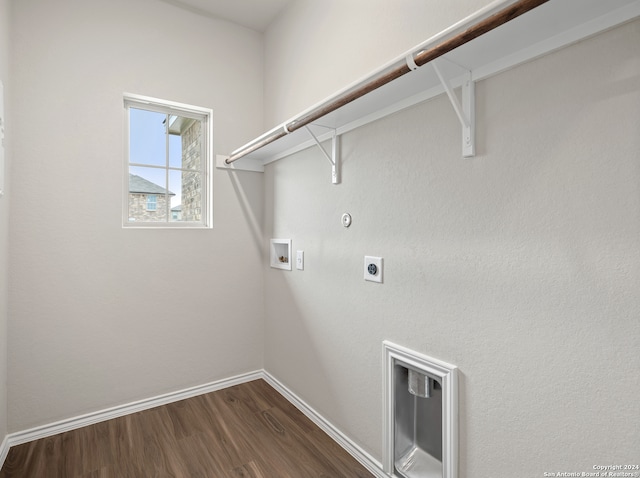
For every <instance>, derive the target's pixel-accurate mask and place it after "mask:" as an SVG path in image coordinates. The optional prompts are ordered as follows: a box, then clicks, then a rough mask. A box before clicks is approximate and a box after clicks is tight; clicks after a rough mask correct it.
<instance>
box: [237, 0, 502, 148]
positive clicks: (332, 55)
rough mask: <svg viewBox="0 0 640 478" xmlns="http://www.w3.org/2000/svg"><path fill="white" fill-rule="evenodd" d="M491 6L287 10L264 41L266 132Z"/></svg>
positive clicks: (419, 1) (429, 3)
mask: <svg viewBox="0 0 640 478" xmlns="http://www.w3.org/2000/svg"><path fill="white" fill-rule="evenodd" d="M489 3H491V1H490V0H447V1H446V2H443V1H442V0H393V1H389V0H322V1H319V0H296V1H295V2H292V3H291V4H290V6H288V7H287V8H286V9H285V10H284V11H283V12H282V13H281V14H280V15H279V16H278V17H277V18H276V20H275V21H274V23H273V24H272V25H270V26H269V28H268V29H267V32H266V36H265V63H266V65H267V69H266V70H265V92H266V94H265V123H266V126H267V127H268V128H270V127H273V126H276V125H278V124H280V123H281V122H283V121H285V120H287V119H288V118H290V117H292V116H295V115H296V114H298V113H300V112H302V111H303V110H305V109H306V108H308V107H310V106H311V105H313V104H315V103H317V102H320V101H322V100H324V99H325V98H327V97H328V96H330V95H332V94H334V93H335V92H336V91H338V90H340V89H342V88H345V87H347V86H348V85H350V84H351V83H353V82H354V81H356V80H359V79H361V78H363V77H365V76H366V75H368V74H369V73H370V72H372V71H373V70H376V69H377V68H379V67H380V66H382V65H384V64H385V63H387V62H389V61H391V60H395V59H396V58H397V57H398V56H400V55H402V54H404V53H405V52H407V51H408V50H410V49H412V48H413V47H414V46H416V45H418V44H419V43H421V42H423V41H424V40H426V39H428V38H430V37H431V36H433V35H435V34H437V33H439V32H440V31H442V30H443V29H445V28H447V27H449V26H450V25H452V24H453V23H455V22H457V21H459V20H461V19H462V18H465V17H467V16H469V15H471V14H473V13H475V12H476V11H477V10H479V9H480V8H482V7H484V6H486V5H487V4H489ZM249 139H253V138H249Z"/></svg>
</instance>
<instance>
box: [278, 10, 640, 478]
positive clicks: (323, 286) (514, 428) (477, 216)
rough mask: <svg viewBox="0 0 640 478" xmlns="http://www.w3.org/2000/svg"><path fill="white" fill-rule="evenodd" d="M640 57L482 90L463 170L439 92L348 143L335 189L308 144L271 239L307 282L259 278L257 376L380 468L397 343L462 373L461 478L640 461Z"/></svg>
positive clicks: (554, 69) (624, 47)
mask: <svg viewBox="0 0 640 478" xmlns="http://www.w3.org/2000/svg"><path fill="white" fill-rule="evenodd" d="M307 20H309V19H307ZM301 21H302V22H304V20H301ZM334 41H335V39H334ZM638 44H640V21H635V22H633V23H630V24H627V25H624V26H621V27H619V28H617V29H614V30H612V31H609V32H605V33H603V34H601V35H598V36H596V37H593V38H591V39H588V40H585V41H583V42H581V43H578V44H576V45H573V46H570V47H567V48H565V49H562V50H560V51H557V52H555V53H553V54H550V55H547V56H545V57H543V58H540V59H538V60H536V61H532V62H529V63H527V64H524V65H521V66H519V67H517V68H514V69H512V70H509V71H507V72H504V73H502V74H500V75H497V76H495V77H492V78H489V79H487V80H485V81H482V82H480V83H479V84H478V85H477V92H476V94H477V127H478V131H477V140H478V154H477V156H476V157H475V158H473V159H463V158H462V157H461V152H460V149H461V144H460V125H459V123H458V120H457V118H456V116H455V114H454V112H453V109H452V108H451V105H450V104H449V102H448V100H447V98H446V97H445V96H444V95H443V96H440V97H437V98H435V99H433V100H430V101H428V102H426V103H424V104H421V105H418V106H415V107H413V108H411V109H408V110H406V111H404V112H401V113H398V114H395V115H393V116H390V117H387V118H385V119H382V120H380V121H377V122H375V123H372V124H369V125H367V126H364V127H362V128H360V129H357V130H354V131H352V132H350V133H348V134H345V135H344V136H342V138H341V157H342V160H343V170H342V173H343V176H342V184H340V185H338V186H334V185H332V184H331V180H330V170H329V167H328V165H327V162H326V160H325V159H324V158H323V157H322V155H321V154H320V153H319V151H317V150H316V149H315V148H313V149H309V150H306V151H303V152H301V153H298V154H296V155H294V156H291V157H289V158H286V159H284V160H281V161H278V162H275V163H272V164H270V165H269V166H268V168H267V171H266V176H265V180H266V183H265V193H266V196H265V197H266V202H267V204H266V213H265V229H266V232H267V235H270V236H271V237H287V238H291V239H292V240H293V250H294V251H295V250H296V249H302V250H304V251H305V270H304V271H296V270H295V269H294V270H293V271H291V272H283V271H278V270H274V269H267V270H266V283H265V285H266V290H265V303H266V342H265V343H266V349H265V366H266V369H267V370H268V371H269V372H271V373H272V374H274V375H275V376H276V377H278V378H279V379H280V380H281V381H283V383H285V384H286V385H288V386H289V387H290V388H291V389H292V390H293V391H294V392H295V393H296V394H298V395H299V396H300V397H302V398H303V399H304V400H306V401H307V402H308V403H309V404H310V405H311V406H312V407H314V408H315V409H316V410H318V411H319V412H320V413H322V414H323V415H324V416H325V417H326V418H327V419H328V420H329V421H331V422H332V423H333V424H335V425H336V426H337V427H338V428H339V429H341V430H342V431H344V432H345V433H346V434H347V435H348V436H350V437H352V438H353V439H354V440H355V441H356V442H358V443H359V444H361V445H362V446H363V447H364V449H365V450H367V451H369V452H370V453H371V454H372V455H373V456H375V457H378V458H380V457H381V446H382V436H381V433H382V425H381V421H382V419H381V417H382V408H381V407H382V392H383V391H382V364H381V355H382V350H381V343H382V341H383V340H384V339H388V340H392V341H393V342H396V343H398V344H401V345H404V346H407V347H409V348H412V349H415V350H417V351H419V352H421V353H424V354H427V355H430V356H433V357H435V358H438V359H441V360H444V361H447V362H449V363H452V364H455V365H457V366H458V367H459V368H460V372H461V383H460V385H461V393H460V467H461V475H460V476H464V477H488V476H490V477H496V478H498V477H504V478H512V477H515V476H543V473H544V472H558V471H567V472H572V471H578V472H581V471H585V472H586V471H593V469H592V466H593V465H596V464H602V463H609V464H611V463H627V462H634V463H635V462H637V461H638V449H640V433H639V432H638V427H637V417H638V416H640V401H638V400H637V397H638V395H639V394H640V378H639V375H638V370H640V355H639V354H638V343H639V341H640V322H639V321H638V316H639V314H640V296H639V295H638V290H640V245H639V243H638V237H640V163H639V162H638V158H639V157H640V136H639V135H638V131H640V110H639V109H638V104H640V57H639V56H638V50H637V45H638ZM314 53H315V49H309V50H307V51H305V55H309V56H313V55H314ZM290 61H291V63H294V62H295V61H296V58H295V57H293V58H291V59H290ZM311 73H314V72H311ZM292 94H293V93H292ZM293 95H294V96H295V94H293ZM344 212H349V213H351V214H352V216H353V224H352V226H351V227H350V228H349V229H345V228H343V227H342V225H341V222H340V216H341V214H342V213H344ZM365 255H374V256H382V257H384V261H385V262H384V277H385V279H384V283H383V284H375V283H371V282H365V281H364V280H363V277H362V274H363V272H362V269H363V256H365Z"/></svg>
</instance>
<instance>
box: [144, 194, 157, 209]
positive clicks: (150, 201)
mask: <svg viewBox="0 0 640 478" xmlns="http://www.w3.org/2000/svg"><path fill="white" fill-rule="evenodd" d="M157 209H158V199H157V196H156V195H155V194H149V195H148V196H147V211H157Z"/></svg>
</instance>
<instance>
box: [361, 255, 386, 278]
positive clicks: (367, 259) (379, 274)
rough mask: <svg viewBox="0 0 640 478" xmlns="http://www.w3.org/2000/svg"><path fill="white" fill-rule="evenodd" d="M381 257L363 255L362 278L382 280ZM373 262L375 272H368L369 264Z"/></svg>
mask: <svg viewBox="0 0 640 478" xmlns="http://www.w3.org/2000/svg"><path fill="white" fill-rule="evenodd" d="M382 263H383V260H382V257H375V256H364V280H368V281H371V282H382V275H383V274H382V272H383V270H382ZM371 264H373V265H374V266H376V267H375V268H376V272H375V274H372V273H371V272H369V266H370V265H371Z"/></svg>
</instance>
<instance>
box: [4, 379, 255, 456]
mask: <svg viewBox="0 0 640 478" xmlns="http://www.w3.org/2000/svg"><path fill="white" fill-rule="evenodd" d="M262 377H263V373H262V371H255V372H250V373H246V374H243V375H237V376H235V377H231V378H228V379H223V380H218V381H215V382H211V383H207V384H205V385H199V386H197V387H191V388H186V389H184V390H180V391H177V392H171V393H166V394H164V395H159V396H157V397H153V398H147V399H145V400H139V401H137V402H132V403H128V404H126V405H119V406H117V407H113V408H108V409H106V410H102V411H98V412H93V413H88V414H86V415H81V416H79V417H74V418H68V419H66V420H61V421H59V422H55V423H51V424H49V425H43V426H39V427H36V428H31V429H29V430H24V431H21V432H17V433H11V434H9V436H8V437H7V439H8V444H9V446H10V447H11V446H15V445H20V444H22V443H27V442H30V441H33V440H39V439H40V438H46V437H50V436H52V435H57V434H58V433H64V432H67V431H70V430H75V429H77V428H82V427H86V426H87V425H93V424H95V423H99V422H104V421H106V420H111V419H113V418H118V417H122V416H124V415H129V414H131V413H136V412H141V411H143V410H148V409H150V408H155V407H158V406H160V405H167V404H169V403H173V402H177V401H179V400H184V399H186V398H192V397H196V396H198V395H202V394H205V393H210V392H215V391H217V390H222V389H223V388H228V387H232V386H234V385H239V384H241V383H245V382H250V381H251V380H256V379H259V378H262Z"/></svg>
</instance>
